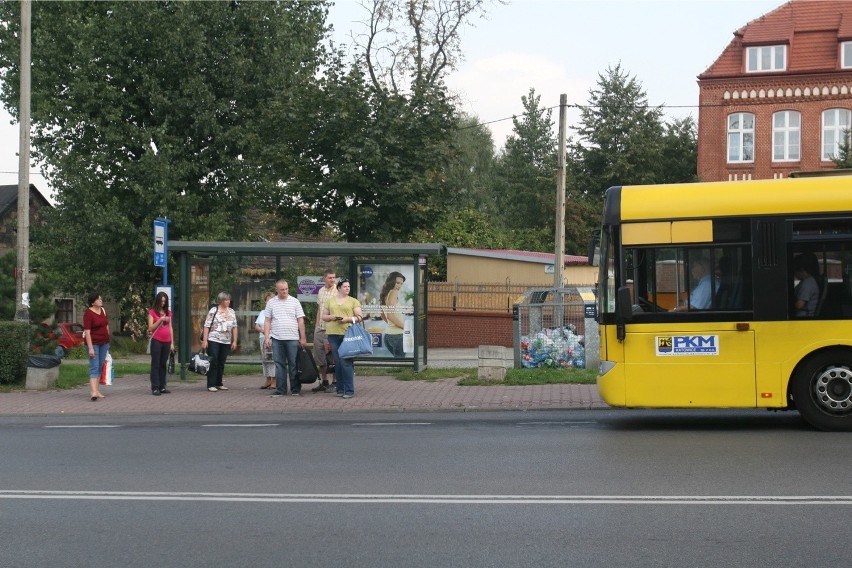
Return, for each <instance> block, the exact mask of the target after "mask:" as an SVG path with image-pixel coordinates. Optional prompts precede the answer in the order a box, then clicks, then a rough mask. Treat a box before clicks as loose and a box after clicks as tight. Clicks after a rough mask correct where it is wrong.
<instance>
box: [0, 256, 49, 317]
mask: <svg viewBox="0 0 852 568" xmlns="http://www.w3.org/2000/svg"><path fill="white" fill-rule="evenodd" d="M17 257H18V255H17V252H16V251H11V252H8V253H6V254H5V255H3V256H0V320H5V321H8V320H11V319H12V318H13V316H14V315H15V310H16V308H17V304H16V293H17V291H16V288H15V278H14V274H15V268H16V266H17V261H16V259H17ZM52 293H53V286H52V284H51V283H50V282H49V281H48V279H47V277H46V276H44V275H43V274H42V273H38V274H36V275H35V278H34V280H33V285H32V286H30V289H29V295H30V310H29V311H30V321H32V322H41V321H44V320H47V319H50V318H51V317H53V314H54V312H55V311H56V307H55V306H54V304H53V299H52Z"/></svg>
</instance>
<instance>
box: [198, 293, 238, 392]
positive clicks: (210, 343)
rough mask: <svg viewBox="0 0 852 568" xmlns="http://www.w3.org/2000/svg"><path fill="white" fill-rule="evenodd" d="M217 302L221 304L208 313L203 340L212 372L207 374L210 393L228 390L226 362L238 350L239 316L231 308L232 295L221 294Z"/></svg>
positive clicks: (202, 345)
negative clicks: (225, 381) (224, 376)
mask: <svg viewBox="0 0 852 568" xmlns="http://www.w3.org/2000/svg"><path fill="white" fill-rule="evenodd" d="M216 300H217V301H218V302H219V304H218V305H217V306H216V307H215V308H212V309H211V310H210V311H209V312H208V313H207V318H206V319H205V320H204V336H203V337H202V338H201V348H202V349H204V350H206V351H207V354H208V355H209V356H210V370H209V371H208V372H207V390H208V391H210V392H217V391H226V390H228V387H226V386H225V385H223V384H222V375H224V374H225V361H226V360H227V359H228V355H230V354H231V351H236V350H237V314H236V312H234V310H233V309H232V308H231V295H230V294H228V293H227V292H219V295H218V296H216Z"/></svg>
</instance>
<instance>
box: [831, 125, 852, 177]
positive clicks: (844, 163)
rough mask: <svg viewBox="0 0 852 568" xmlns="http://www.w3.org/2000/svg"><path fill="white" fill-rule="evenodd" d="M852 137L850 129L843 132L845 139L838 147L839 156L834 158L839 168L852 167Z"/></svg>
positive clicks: (833, 160)
mask: <svg viewBox="0 0 852 568" xmlns="http://www.w3.org/2000/svg"><path fill="white" fill-rule="evenodd" d="M850 142H852V139H850V131H849V130H845V131H844V132H843V140H841V142H840V144H839V145H838V147H837V150H838V152H837V156H835V157H833V158H832V160H831V161H832V162H834V164H835V165H836V166H837V167H838V168H852V143H850Z"/></svg>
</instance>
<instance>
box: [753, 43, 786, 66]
mask: <svg viewBox="0 0 852 568" xmlns="http://www.w3.org/2000/svg"><path fill="white" fill-rule="evenodd" d="M779 56H780V57H779ZM779 58H780V59H781V61H778V59H779ZM745 59H746V60H745V69H746V73H767V72H780V71H786V70H787V46H786V45H760V46H757V47H747V48H746V50H745Z"/></svg>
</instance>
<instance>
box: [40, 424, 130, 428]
mask: <svg viewBox="0 0 852 568" xmlns="http://www.w3.org/2000/svg"><path fill="white" fill-rule="evenodd" d="M44 428H121V424H77V425H65V426H44Z"/></svg>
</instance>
